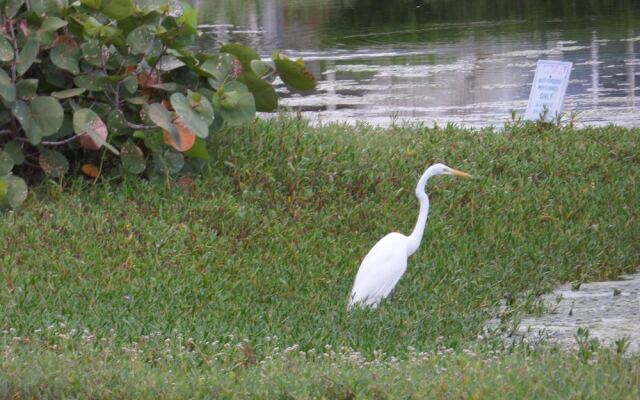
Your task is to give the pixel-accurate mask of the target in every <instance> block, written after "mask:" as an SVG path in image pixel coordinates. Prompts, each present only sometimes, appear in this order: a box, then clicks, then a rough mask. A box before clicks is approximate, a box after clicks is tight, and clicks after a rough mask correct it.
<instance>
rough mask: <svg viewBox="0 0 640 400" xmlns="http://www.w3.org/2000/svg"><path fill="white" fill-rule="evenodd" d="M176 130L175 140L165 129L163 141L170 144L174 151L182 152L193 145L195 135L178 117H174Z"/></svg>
mask: <svg viewBox="0 0 640 400" xmlns="http://www.w3.org/2000/svg"><path fill="white" fill-rule="evenodd" d="M175 127H176V131H177V133H178V137H177V140H176V138H175V137H174V136H172V135H171V134H169V132H167V131H163V133H164V142H165V143H167V144H169V145H171V147H173V148H174V149H176V151H179V152H181V153H184V152H185V151H188V150H189V149H191V148H192V147H193V144H194V143H195V141H196V135H195V133H193V131H192V130H191V129H189V127H188V126H187V124H185V123H184V122H183V121H182V120H181V119H180V118H178V119H176V124H175Z"/></svg>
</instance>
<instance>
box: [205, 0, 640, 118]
mask: <svg viewBox="0 0 640 400" xmlns="http://www.w3.org/2000/svg"><path fill="white" fill-rule="evenodd" d="M193 3H194V4H195V5H196V6H197V7H198V8H199V10H200V18H201V21H200V22H201V23H202V30H203V31H204V32H205V34H204V36H203V38H202V43H201V44H202V46H206V47H215V46H217V44H218V43H219V42H230V41H241V42H244V43H247V44H250V45H252V46H254V47H256V48H258V50H259V51H260V53H261V54H262V55H263V56H264V57H268V56H269V55H270V53H271V51H273V50H274V49H282V50H284V52H285V54H287V55H289V56H291V57H297V56H302V57H304V59H305V61H306V63H307V66H308V67H309V68H310V69H311V70H312V71H313V72H314V74H315V75H316V77H317V78H318V79H319V84H318V88H317V90H316V91H315V92H313V93H312V94H311V95H309V94H307V95H305V96H301V95H299V94H297V93H290V92H289V91H288V90H287V89H286V87H284V86H283V85H279V86H278V91H279V92H281V93H282V95H283V97H284V99H283V101H282V102H281V104H282V105H283V106H287V107H294V108H296V109H300V110H301V111H302V113H303V114H304V115H307V116H308V117H310V118H312V119H319V120H321V121H334V120H339V121H351V122H353V121H355V120H366V121H369V122H372V123H377V124H382V125H386V124H389V123H391V122H392V121H394V120H410V121H423V122H425V123H427V124H429V125H431V124H433V123H438V124H445V123H447V122H455V123H458V124H461V125H465V126H487V125H500V124H501V123H503V122H504V121H506V120H508V119H510V118H511V110H515V111H517V113H518V114H519V115H522V114H523V113H524V109H525V108H526V102H527V99H528V96H529V90H530V88H531V81H532V79H533V73H534V69H535V64H536V61H537V60H538V59H539V58H544V59H550V60H563V61H572V62H573V63H574V68H573V71H572V73H571V81H570V84H569V87H568V89H567V98H566V100H565V107H564V109H565V111H567V112H577V113H578V121H579V122H581V123H583V124H607V123H616V124H620V125H625V126H640V112H638V110H637V103H638V101H637V99H636V97H637V96H639V95H640V86H639V85H640V80H639V79H636V77H637V76H638V75H640V56H639V54H640V44H639V43H640V23H639V22H640V1H634V0H627V1H614V0H608V1H607V0H601V1H595V0H594V1H589V2H576V1H568V0H556V1H553V2H545V1H539V0H536V1H533V0H531V1H526V0H520V1H512V0H510V1H500V0H496V1H482V0H475V1H465V0H451V1H446V0H440V1H420V0H411V1H408V0H396V1H393V2H389V1H380V0H329V1H314V0H235V1H232V0H221V1H204V0H201V1H198V0H193Z"/></svg>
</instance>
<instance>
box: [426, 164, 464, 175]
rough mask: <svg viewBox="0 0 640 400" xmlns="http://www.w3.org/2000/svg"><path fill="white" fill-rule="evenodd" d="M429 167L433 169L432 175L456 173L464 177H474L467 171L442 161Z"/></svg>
mask: <svg viewBox="0 0 640 400" xmlns="http://www.w3.org/2000/svg"><path fill="white" fill-rule="evenodd" d="M429 169H430V170H431V175H455V176H460V177H463V178H472V176H471V175H469V174H467V173H466V172H462V171H458V170H457V169H454V168H451V167H449V166H447V165H444V164H441V163H438V164H433V165H432V166H431V167H429Z"/></svg>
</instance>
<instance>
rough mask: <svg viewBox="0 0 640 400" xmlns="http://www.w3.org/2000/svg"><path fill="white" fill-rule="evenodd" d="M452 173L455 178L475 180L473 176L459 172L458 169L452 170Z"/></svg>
mask: <svg viewBox="0 0 640 400" xmlns="http://www.w3.org/2000/svg"><path fill="white" fill-rule="evenodd" d="M451 173H452V174H453V175H455V176H460V177H463V178H473V175H469V174H467V173H466V172H462V171H458V170H457V169H453V168H451Z"/></svg>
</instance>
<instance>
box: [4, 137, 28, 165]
mask: <svg viewBox="0 0 640 400" xmlns="http://www.w3.org/2000/svg"><path fill="white" fill-rule="evenodd" d="M4 151H5V152H7V154H9V155H10V156H11V159H12V160H13V163H14V164H15V165H20V164H22V163H23V162H24V154H23V153H22V146H21V145H20V143H19V142H17V141H15V140H12V141H10V142H7V143H5V144H4Z"/></svg>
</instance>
